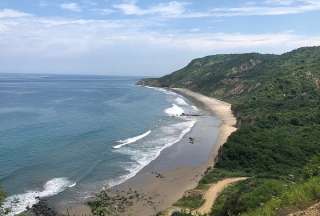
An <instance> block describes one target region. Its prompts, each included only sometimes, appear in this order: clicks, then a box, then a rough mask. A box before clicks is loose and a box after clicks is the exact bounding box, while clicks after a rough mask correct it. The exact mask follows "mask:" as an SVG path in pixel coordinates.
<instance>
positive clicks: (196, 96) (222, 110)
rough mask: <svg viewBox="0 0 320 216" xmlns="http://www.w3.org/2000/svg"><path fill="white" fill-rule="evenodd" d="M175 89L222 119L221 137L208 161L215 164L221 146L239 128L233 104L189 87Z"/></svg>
mask: <svg viewBox="0 0 320 216" xmlns="http://www.w3.org/2000/svg"><path fill="white" fill-rule="evenodd" d="M173 90H174V91H176V92H178V93H179V94H181V95H183V96H185V97H189V98H191V99H192V100H195V101H197V102H198V103H201V104H202V105H203V107H204V108H206V109H207V110H208V111H210V112H211V113H212V114H213V115H215V116H217V117H218V118H219V119H220V120H221V125H220V127H219V137H218V139H217V140H216V146H215V148H213V149H212V154H211V156H212V157H211V161H208V163H210V162H211V165H210V164H209V166H212V165H214V162H215V158H216V157H217V155H218V151H219V149H220V147H221V146H222V145H223V144H224V143H225V142H226V141H227V139H228V137H229V136H230V135H231V134H232V133H233V132H235V131H236V130H237V128H236V124H237V119H236V117H235V116H234V115H233V113H232V110H231V104H229V103H227V102H225V101H221V100H218V99H216V98H213V97H208V96H205V95H203V94H200V93H197V92H193V91H191V90H189V89H183V88H173Z"/></svg>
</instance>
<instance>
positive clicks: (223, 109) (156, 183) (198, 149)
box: [69, 88, 236, 216]
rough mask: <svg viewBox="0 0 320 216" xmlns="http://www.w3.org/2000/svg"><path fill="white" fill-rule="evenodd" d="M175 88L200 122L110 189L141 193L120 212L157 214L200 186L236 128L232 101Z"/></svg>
mask: <svg viewBox="0 0 320 216" xmlns="http://www.w3.org/2000/svg"><path fill="white" fill-rule="evenodd" d="M172 91H175V92H177V93H178V94H180V95H182V96H184V97H186V98H188V99H189V100H190V101H192V102H193V103H194V104H195V105H197V107H198V108H199V109H200V110H201V113H202V115H201V116H199V117H196V118H197V123H196V124H195V126H194V127H193V128H192V130H191V131H190V132H189V133H188V134H187V135H186V136H185V137H184V138H183V139H182V140H181V141H179V142H178V143H176V144H174V145H173V146H171V147H169V148H167V149H165V150H163V151H162V152H161V154H160V156H159V157H158V158H157V159H156V160H154V161H152V162H151V163H150V164H149V165H148V166H146V167H145V168H144V169H143V170H141V171H140V172H139V173H138V174H137V175H136V176H135V177H133V178H131V179H129V180H128V181H126V182H124V183H123V184H121V185H118V186H115V187H113V188H111V189H110V190H109V191H108V193H111V194H116V195H118V194H121V196H124V197H126V196H131V194H132V191H135V192H137V193H138V194H139V195H140V198H137V199H133V200H132V201H131V203H130V205H128V206H127V207H126V208H125V209H126V211H125V212H123V213H122V214H121V215H124V216H129V215H133V216H134V215H144V216H149V215H155V214H156V213H158V212H160V211H163V210H165V209H167V208H168V207H170V206H172V205H173V204H174V203H175V202H176V201H177V200H178V199H179V198H181V197H182V196H183V194H184V193H185V192H186V191H188V190H191V189H193V188H195V187H196V186H197V184H198V182H199V180H200V179H201V177H202V175H203V173H204V172H205V170H206V169H207V168H208V167H212V166H213V164H214V159H215V157H216V156H217V154H218V151H219V148H220V147H221V145H223V144H224V143H225V142H226V140H227V138H228V137H229V135H230V134H231V133H232V132H234V131H235V130H236V128H235V124H236V118H235V117H234V116H233V114H232V111H231V105H230V104H228V103H226V102H223V101H220V100H217V99H214V98H210V97H207V96H204V95H202V94H199V93H196V92H193V91H190V90H187V89H178V88H175V89H172ZM189 137H192V138H193V139H194V140H195V144H194V145H190V143H189ZM69 210H70V211H71V213H73V214H79V213H81V214H83V213H86V214H88V213H89V211H88V209H87V208H83V206H82V207H81V206H78V207H77V208H74V209H69Z"/></svg>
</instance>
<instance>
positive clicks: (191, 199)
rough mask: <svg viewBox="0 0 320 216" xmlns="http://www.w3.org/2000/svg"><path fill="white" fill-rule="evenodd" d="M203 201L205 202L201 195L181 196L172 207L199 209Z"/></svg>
mask: <svg viewBox="0 0 320 216" xmlns="http://www.w3.org/2000/svg"><path fill="white" fill-rule="evenodd" d="M204 201H205V200H204V199H203V197H202V195H201V194H194V195H189V196H183V197H182V198H181V199H179V200H178V201H177V202H176V203H175V204H174V206H177V207H181V208H185V209H191V210H193V209H197V208H199V207H201V206H202V205H203V203H204Z"/></svg>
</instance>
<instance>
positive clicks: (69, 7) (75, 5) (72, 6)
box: [60, 2, 82, 12]
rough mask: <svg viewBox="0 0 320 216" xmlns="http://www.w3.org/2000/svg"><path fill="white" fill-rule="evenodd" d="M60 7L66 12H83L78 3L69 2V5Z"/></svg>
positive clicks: (64, 4)
mask: <svg viewBox="0 0 320 216" xmlns="http://www.w3.org/2000/svg"><path fill="white" fill-rule="evenodd" d="M60 7H61V8H62V9H64V10H69V11H73V12H81V11H82V8H81V7H80V5H79V4H78V3H75V2H69V3H63V4H61V5H60Z"/></svg>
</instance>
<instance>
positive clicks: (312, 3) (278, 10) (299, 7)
mask: <svg viewBox="0 0 320 216" xmlns="http://www.w3.org/2000/svg"><path fill="white" fill-rule="evenodd" d="M187 5H189V3H186V2H177V1H171V2H168V3H163V4H157V5H153V6H150V7H148V8H141V7H139V6H138V5H137V3H136V2H126V3H122V4H116V5H114V8H116V9H118V10H120V11H121V12H122V13H124V14H125V15H137V16H142V15H158V16H163V17H171V18H204V17H231V16H275V15H287V14H300V13H306V12H312V11H320V1H319V0H265V1H262V2H260V3H257V2H252V1H248V2H246V3H245V4H244V6H240V7H226V8H209V9H208V10H206V11H194V10H187V8H186V6H187Z"/></svg>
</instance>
